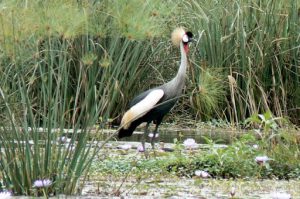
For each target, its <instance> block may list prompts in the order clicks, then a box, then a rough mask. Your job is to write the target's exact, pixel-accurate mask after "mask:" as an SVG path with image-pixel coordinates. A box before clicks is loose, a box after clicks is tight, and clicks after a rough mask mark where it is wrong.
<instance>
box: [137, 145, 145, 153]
mask: <svg viewBox="0 0 300 199" xmlns="http://www.w3.org/2000/svg"><path fill="white" fill-rule="evenodd" d="M137 151H138V152H145V149H144V147H143V145H139V146H138V147H137Z"/></svg>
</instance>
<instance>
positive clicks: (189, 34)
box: [185, 31, 194, 38]
mask: <svg viewBox="0 0 300 199" xmlns="http://www.w3.org/2000/svg"><path fill="white" fill-rule="evenodd" d="M185 34H186V35H187V36H188V37H189V38H193V36H194V35H193V33H192V32H190V31H188V32H186V33H185Z"/></svg>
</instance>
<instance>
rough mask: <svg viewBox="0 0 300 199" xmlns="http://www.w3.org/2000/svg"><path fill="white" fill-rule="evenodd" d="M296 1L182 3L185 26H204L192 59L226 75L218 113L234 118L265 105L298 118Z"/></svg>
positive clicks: (299, 53) (299, 42) (237, 119)
mask: <svg viewBox="0 0 300 199" xmlns="http://www.w3.org/2000/svg"><path fill="white" fill-rule="evenodd" d="M299 4H300V2H299V1H298V0H297V1H293V0H279V1H273V0H267V1H261V0H247V1H242V0H231V1H201V0H193V1H188V2H184V3H183V4H182V10H183V11H182V15H183V16H184V18H185V21H187V22H189V27H190V28H191V29H192V30H194V31H196V32H197V31H198V32H199V33H201V32H202V31H204V32H203V34H202V37H201V39H200V41H199V42H198V43H197V44H198V45H197V47H196V48H197V51H196V54H195V55H194V60H195V62H196V63H195V64H194V65H196V66H201V67H203V68H207V67H209V68H211V67H213V68H218V69H220V70H223V74H224V75H226V76H227V75H228V80H227V83H226V84H227V85H228V86H227V88H228V91H229V92H227V99H225V101H226V102H227V106H221V107H219V110H217V112H219V113H220V112H223V111H225V115H224V116H223V118H227V119H228V120H230V121H235V122H240V121H243V120H245V119H246V118H247V117H249V116H250V115H252V114H254V113H261V112H265V111H267V110H271V111H272V112H273V113H274V114H275V115H276V116H280V117H288V118H289V119H291V120H292V121H294V122H297V123H299V117H298V115H299V113H300V112H299V106H300V104H299V103H300V101H299V97H298V96H299V83H300V79H299V77H300V72H299V63H300V58H299V57H300V50H299V49H300V39H299V38H300V32H299V30H300V20H299V6H300V5H299ZM200 79H201V75H200ZM224 83H225V82H224ZM193 108H197V107H193Z"/></svg>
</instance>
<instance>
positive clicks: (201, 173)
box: [195, 170, 211, 178]
mask: <svg viewBox="0 0 300 199" xmlns="http://www.w3.org/2000/svg"><path fill="white" fill-rule="evenodd" d="M195 175H196V176H198V177H200V178H209V177H211V176H210V174H209V173H208V172H206V171H201V170H196V171H195Z"/></svg>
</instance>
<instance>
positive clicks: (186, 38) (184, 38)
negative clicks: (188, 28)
mask: <svg viewBox="0 0 300 199" xmlns="http://www.w3.org/2000/svg"><path fill="white" fill-rule="evenodd" d="M182 41H183V42H185V43H187V42H189V37H188V36H187V35H183V37H182Z"/></svg>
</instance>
